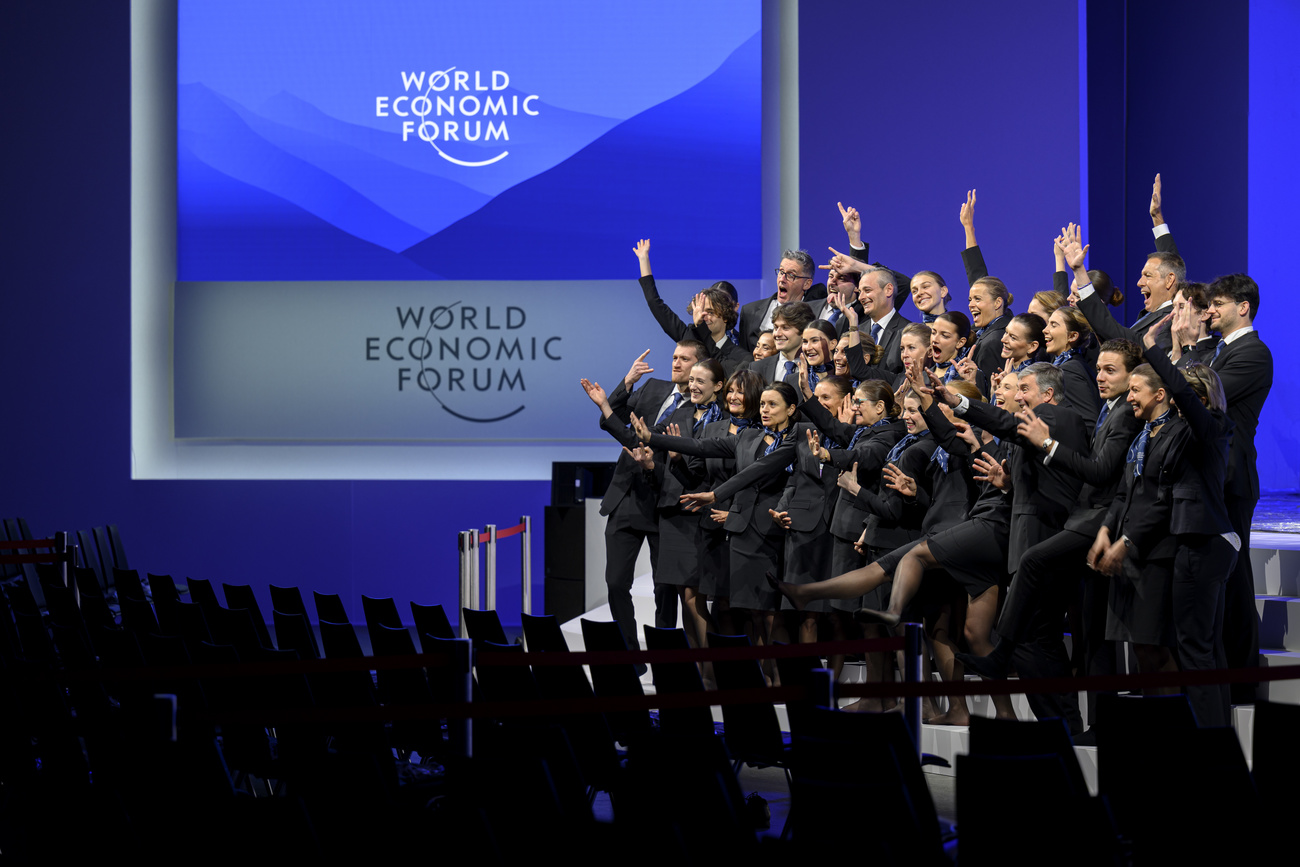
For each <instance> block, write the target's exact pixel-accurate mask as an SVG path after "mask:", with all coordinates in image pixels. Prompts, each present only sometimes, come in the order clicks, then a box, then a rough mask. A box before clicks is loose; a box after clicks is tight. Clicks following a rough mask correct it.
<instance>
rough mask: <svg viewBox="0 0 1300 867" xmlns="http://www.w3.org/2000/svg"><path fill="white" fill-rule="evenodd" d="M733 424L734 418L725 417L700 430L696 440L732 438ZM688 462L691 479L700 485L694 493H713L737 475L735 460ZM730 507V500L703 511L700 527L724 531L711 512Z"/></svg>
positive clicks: (717, 503) (693, 459) (696, 459)
mask: <svg viewBox="0 0 1300 867" xmlns="http://www.w3.org/2000/svg"><path fill="white" fill-rule="evenodd" d="M731 422H732V418H731V417H730V416H725V415H724V416H723V417H722V418H720V419H718V420H717V421H713V422H709V423H708V424H706V425H705V426H704V427H703V429H701V430H700V435H699V436H698V437H696V439H712V438H713V437H725V436H731V435H732V434H731ZM686 462H687V466H688V467H689V470H690V474H691V478H693V479H697V480H698V484H697V485H696V486H695V487H694V488H692V489H691V490H692V491H711V490H713V489H714V488H716V487H718V486H719V485H721V484H722V483H723V482H725V481H726V480H727V479H729V478H731V477H732V476H733V475H735V473H736V460H735V458H700V457H696V456H694V455H689V456H687V458H686ZM730 505H731V503H730V501H729V500H718V501H716V502H714V504H713V505H712V506H710V507H709V508H707V509H701V510H700V526H702V527H703V528H704V529H706V530H714V531H719V532H720V531H722V525H721V524H719V523H718V522H717V521H715V520H713V515H712V514H710V512H711V511H712V510H713V509H721V510H723V511H726V510H727V509H728V507H729V506H730Z"/></svg>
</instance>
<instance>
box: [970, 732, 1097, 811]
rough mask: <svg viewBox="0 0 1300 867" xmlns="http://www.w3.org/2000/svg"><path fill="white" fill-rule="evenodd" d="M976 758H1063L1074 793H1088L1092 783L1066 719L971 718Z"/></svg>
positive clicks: (971, 748) (973, 753) (973, 748)
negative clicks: (1085, 773) (1080, 759)
mask: <svg viewBox="0 0 1300 867" xmlns="http://www.w3.org/2000/svg"><path fill="white" fill-rule="evenodd" d="M969 752H970V753H971V754H972V755H985V756H1042V755H1055V756H1060V758H1061V766H1062V767H1063V768H1065V773H1066V775H1067V776H1068V777H1069V779H1070V785H1071V786H1072V787H1073V788H1074V791H1076V792H1080V793H1083V794H1085V795H1086V794H1087V793H1088V783H1087V780H1085V779H1084V776H1083V769H1082V768H1080V767H1079V759H1078V757H1077V756H1076V755H1075V753H1074V743H1073V742H1072V741H1071V740H1070V730H1069V729H1068V728H1067V727H1066V725H1065V720H1062V719H1059V718H1057V719H1043V720H1011V719H994V718H992V717H981V716H974V717H971V721H970V749H969Z"/></svg>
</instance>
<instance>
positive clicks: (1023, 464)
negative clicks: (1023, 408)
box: [965, 401, 1090, 574]
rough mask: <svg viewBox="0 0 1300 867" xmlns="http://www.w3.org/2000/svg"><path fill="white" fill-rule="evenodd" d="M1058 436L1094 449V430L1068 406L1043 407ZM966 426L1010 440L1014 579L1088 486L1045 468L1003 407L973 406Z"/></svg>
mask: <svg viewBox="0 0 1300 867" xmlns="http://www.w3.org/2000/svg"><path fill="white" fill-rule="evenodd" d="M1034 413H1035V414H1036V415H1037V416H1038V417H1039V418H1041V419H1042V420H1043V421H1044V422H1045V423H1046V424H1047V426H1048V428H1049V429H1051V431H1052V436H1053V438H1055V439H1058V440H1060V441H1061V443H1062V444H1063V445H1066V446H1069V447H1070V448H1072V449H1074V450H1076V451H1086V450H1087V449H1088V434H1089V433H1090V430H1089V428H1088V427H1087V426H1086V425H1085V424H1084V422H1083V419H1081V418H1080V417H1079V414H1078V413H1076V412H1075V411H1074V410H1072V409H1070V408H1069V407H1068V406H1059V405H1052V404H1041V405H1039V406H1038V407H1036V408H1035V409H1034ZM965 420H966V421H968V422H970V423H971V424H973V425H976V426H978V427H981V428H983V429H984V430H987V431H989V432H990V433H992V434H994V435H995V436H998V437H1000V438H1002V439H1003V440H1008V439H1010V441H1011V443H1012V444H1014V445H1015V448H1012V449H1011V450H1010V460H1009V464H1010V471H1011V472H1010V476H1011V484H1012V506H1011V538H1010V541H1009V543H1008V546H1007V571H1008V572H1010V573H1012V574H1014V573H1015V571H1016V569H1017V568H1019V565H1020V558H1021V556H1022V555H1023V554H1024V553H1025V552H1026V551H1028V550H1029V549H1030V548H1032V547H1033V546H1034V545H1037V544H1038V543H1039V542H1041V541H1043V540H1044V539H1047V538H1049V537H1050V536H1051V535H1053V534H1054V533H1055V532H1057V531H1058V530H1060V529H1061V528H1062V527H1063V526H1064V525H1065V520H1066V518H1067V517H1069V514H1070V510H1071V507H1072V506H1073V505H1074V503H1075V501H1076V500H1077V499H1078V497H1079V490H1080V488H1081V487H1082V484H1083V483H1082V482H1081V481H1080V480H1079V479H1078V478H1077V477H1075V476H1072V475H1070V474H1069V473H1067V472H1065V471H1064V470H1062V469H1060V468H1058V467H1054V466H1052V465H1050V464H1049V465H1047V466H1043V464H1042V461H1041V460H1040V459H1039V455H1040V454H1041V453H1040V452H1039V450H1038V444H1037V443H1028V442H1025V441H1024V438H1023V437H1021V436H1020V434H1019V433H1017V432H1016V428H1017V426H1018V424H1019V422H1018V421H1017V420H1016V417H1015V416H1014V415H1012V414H1011V413H1009V412H1007V411H1006V410H1004V409H1002V408H1001V407H997V406H994V405H992V404H987V403H976V402H974V401H972V402H971V404H970V406H969V408H968V409H967V410H966V414H965Z"/></svg>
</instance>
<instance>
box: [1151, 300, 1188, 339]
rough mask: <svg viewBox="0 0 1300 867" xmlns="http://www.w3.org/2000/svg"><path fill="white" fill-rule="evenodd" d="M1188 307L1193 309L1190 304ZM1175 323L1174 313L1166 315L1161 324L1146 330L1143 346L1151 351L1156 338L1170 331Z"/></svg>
mask: <svg viewBox="0 0 1300 867" xmlns="http://www.w3.org/2000/svg"><path fill="white" fill-rule="evenodd" d="M1187 306H1188V307H1191V306H1192V305H1190V304H1189V305H1187ZM1173 321H1174V314H1173V312H1170V313H1168V314H1166V315H1165V316H1164V317H1163V318H1162V319H1161V320H1160V321H1159V322H1157V323H1156V324H1155V325H1152V326H1151V327H1150V328H1148V329H1147V330H1146V333H1145V334H1143V335H1142V345H1143V346H1144V347H1145V348H1147V349H1150V348H1151V347H1153V346H1155V345H1156V338H1157V337H1159V336H1160V335H1161V334H1163V333H1164V332H1165V331H1168V330H1169V328H1170V327H1172V323H1173Z"/></svg>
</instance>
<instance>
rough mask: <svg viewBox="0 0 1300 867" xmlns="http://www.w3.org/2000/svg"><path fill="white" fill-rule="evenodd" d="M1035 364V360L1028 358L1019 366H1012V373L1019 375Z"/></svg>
mask: <svg viewBox="0 0 1300 867" xmlns="http://www.w3.org/2000/svg"><path fill="white" fill-rule="evenodd" d="M1033 363H1034V359H1032V358H1026V359H1025V360H1024V361H1022V362H1020V363H1019V364H1013V365H1012V366H1011V372H1012V373H1019V372H1020V371H1022V370H1024V369H1025V368H1026V367H1028V366H1029V365H1031V364H1033Z"/></svg>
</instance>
